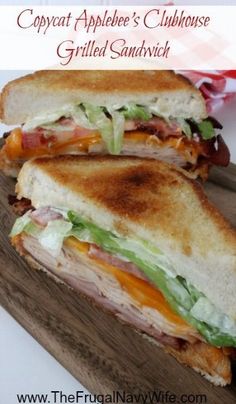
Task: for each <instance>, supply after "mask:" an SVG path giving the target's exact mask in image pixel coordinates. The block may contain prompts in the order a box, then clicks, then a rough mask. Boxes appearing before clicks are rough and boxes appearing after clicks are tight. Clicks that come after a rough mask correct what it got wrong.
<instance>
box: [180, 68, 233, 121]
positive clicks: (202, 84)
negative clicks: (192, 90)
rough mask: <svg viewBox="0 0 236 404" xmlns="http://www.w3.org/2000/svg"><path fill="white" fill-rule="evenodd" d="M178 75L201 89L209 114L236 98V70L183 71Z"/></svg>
mask: <svg viewBox="0 0 236 404" xmlns="http://www.w3.org/2000/svg"><path fill="white" fill-rule="evenodd" d="M178 73H181V74H183V75H184V76H185V77H187V78H188V79H189V80H190V81H192V83H193V84H195V86H196V87H197V88H200V90H201V92H202V94H203V97H204V98H205V100H206V105H207V110H208V113H211V112H212V111H213V112H214V111H215V110H217V109H219V108H220V107H222V106H223V105H224V104H225V102H227V101H229V100H231V99H232V98H233V97H235V96H236V70H212V71H199V70H181V71H179V72H178Z"/></svg>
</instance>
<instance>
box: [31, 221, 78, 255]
mask: <svg viewBox="0 0 236 404" xmlns="http://www.w3.org/2000/svg"><path fill="white" fill-rule="evenodd" d="M72 226H73V225H72V223H70V222H68V221H65V220H61V219H60V220H52V221H50V222H48V224H47V226H46V227H45V228H44V229H43V230H42V231H41V232H40V233H39V235H38V241H39V243H40V244H41V245H42V246H43V247H44V248H45V249H46V250H48V251H49V252H50V254H51V255H53V256H55V257H57V256H58V254H59V253H60V251H61V248H62V245H63V241H64V238H66V237H68V236H69V235H70V230H71V229H72Z"/></svg>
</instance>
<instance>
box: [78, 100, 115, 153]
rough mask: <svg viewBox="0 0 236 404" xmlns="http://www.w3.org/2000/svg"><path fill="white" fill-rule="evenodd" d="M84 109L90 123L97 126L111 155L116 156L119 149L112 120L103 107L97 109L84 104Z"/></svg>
mask: <svg viewBox="0 0 236 404" xmlns="http://www.w3.org/2000/svg"><path fill="white" fill-rule="evenodd" d="M84 107H85V111H86V114H87V117H88V120H89V122H91V123H92V124H93V125H95V126H96V128H97V129H98V130H99V132H100V133H101V135H102V138H103V140H104V142H105V143H106V145H107V149H108V151H109V153H111V154H115V151H117V149H118V147H117V145H116V144H115V141H114V136H113V124H112V120H111V119H110V118H108V117H107V116H106V114H105V112H104V111H103V108H102V107H96V106H94V105H91V104H84ZM122 135H123V133H122Z"/></svg>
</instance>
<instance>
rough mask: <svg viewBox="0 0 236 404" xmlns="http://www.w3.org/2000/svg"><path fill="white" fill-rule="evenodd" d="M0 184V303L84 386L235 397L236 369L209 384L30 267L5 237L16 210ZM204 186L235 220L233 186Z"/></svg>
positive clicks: (223, 399)
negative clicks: (229, 377)
mask: <svg viewBox="0 0 236 404" xmlns="http://www.w3.org/2000/svg"><path fill="white" fill-rule="evenodd" d="M0 187H1V195H0V212H1V217H0V220H1V236H0V237H1V241H0V304H2V306H3V307H5V308H6V309H7V310H8V312H10V313H11V314H12V316H13V317H14V318H15V319H16V320H17V321H18V322H19V323H20V324H22V325H23V327H24V328H25V329H26V330H28V332H29V333H30V334H31V335H32V336H33V337H34V338H35V339H36V340H37V341H39V342H40V343H41V344H42V345H43V346H44V347H45V348H46V349H47V350H48V351H49V352H50V353H51V354H52V355H53V356H54V357H55V358H56V359H57V360H58V361H59V362H60V363H61V364H62V365H63V366H64V367H65V368H67V369H68V370H69V371H70V372H71V373H72V374H73V375H74V376H75V377H76V378H77V379H78V380H80V382H81V383H82V384H83V385H84V386H86V387H87V389H88V390H89V391H91V392H92V393H96V394H108V393H111V392H112V391H115V390H119V391H126V392H127V393H128V392H129V393H132V394H133V393H136V394H137V393H140V392H142V393H145V392H152V391H160V390H161V391H170V392H173V393H175V394H176V395H177V397H178V398H180V396H181V394H197V395H200V394H205V395H206V398H207V401H204V399H203V401H200V399H201V397H199V398H198V400H199V401H195V402H198V403H200V402H207V403H208V404H231V403H235V402H236V369H233V373H234V380H233V383H232V384H231V386H229V387H227V388H220V387H214V386H212V385H211V384H210V383H209V382H207V381H206V380H205V379H203V378H202V377H201V376H200V375H198V374H196V373H195V372H194V371H192V370H191V369H189V368H187V367H184V366H182V365H180V364H179V363H178V362H176V360H175V359H173V358H172V357H170V356H169V355H167V354H165V353H164V352H162V350H161V349H160V348H158V346H156V345H155V344H153V343H152V342H151V341H149V340H148V339H145V338H143V336H142V335H140V334H138V333H137V332H135V331H134V330H133V329H131V328H130V327H129V326H127V325H124V324H121V323H120V322H119V321H118V320H116V319H115V318H114V317H113V316H111V315H110V314H108V313H106V312H104V311H103V310H102V309H101V308H98V307H97V306H95V305H94V304H92V303H91V302H90V301H89V300H88V299H87V298H86V297H84V296H83V295H81V294H78V293H76V292H74V291H72V290H71V289H69V288H67V287H66V286H65V285H62V284H59V283H56V282H55V281H54V280H53V279H51V278H50V277H48V276H47V275H46V274H45V273H43V272H41V271H36V270H32V269H30V268H29V266H28V265H27V264H26V263H25V261H24V260H23V259H21V258H20V257H19V256H18V254H17V253H16V252H15V251H14V249H13V248H12V247H11V245H10V243H9V239H8V233H9V231H10V228H11V225H12V223H13V221H14V215H13V214H12V211H11V208H10V207H9V206H8V201H7V195H8V194H10V193H11V194H12V193H13V192H14V181H13V180H11V179H9V178H6V177H4V176H3V175H0ZM206 191H207V193H208V195H209V197H210V198H211V199H212V200H213V201H214V202H215V203H216V205H217V206H218V207H219V208H220V209H221V211H222V212H223V213H224V214H225V215H226V216H227V217H228V218H229V219H230V220H231V222H232V223H233V224H234V226H236V203H235V195H236V194H235V192H233V190H230V189H225V188H223V187H222V186H220V185H216V184H213V183H208V184H206ZM6 349H8V347H6ZM139 402H143V401H139ZM147 402H150V401H147ZM179 402H180V401H179ZM187 402H193V401H187ZM6 404H7V403H6Z"/></svg>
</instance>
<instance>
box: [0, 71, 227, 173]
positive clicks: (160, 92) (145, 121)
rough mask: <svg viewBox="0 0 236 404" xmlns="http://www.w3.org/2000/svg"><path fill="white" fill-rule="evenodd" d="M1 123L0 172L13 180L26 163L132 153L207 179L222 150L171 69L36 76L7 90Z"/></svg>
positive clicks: (195, 95) (188, 87) (199, 104)
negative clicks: (3, 129)
mask: <svg viewBox="0 0 236 404" xmlns="http://www.w3.org/2000/svg"><path fill="white" fill-rule="evenodd" d="M0 118H1V119H2V122H3V123H5V124H7V125H20V127H18V128H16V129H14V130H12V131H11V132H9V133H7V134H6V136H5V137H6V138H5V145H4V146H3V148H2V151H1V153H0V167H1V168H2V169H3V170H4V171H5V173H6V174H10V175H13V176H16V175H17V173H18V171H19V168H20V167H21V165H22V163H23V162H24V161H26V160H28V159H30V158H32V157H39V156H57V155H62V154H93V155H94V154H113V155H119V154H121V155H131V156H132V155H136V156H139V157H150V158H155V159H159V160H160V159H161V160H164V161H166V162H169V163H174V164H175V165H177V166H179V167H182V168H184V169H186V170H187V171H188V172H189V173H190V175H191V176H193V177H197V176H201V177H202V178H206V177H207V173H208V168H209V166H210V165H211V164H217V165H227V164H228V163H229V151H228V149H227V146H226V145H225V144H224V141H223V139H222V137H221V136H220V135H219V136H216V132H215V129H214V127H215V128H217V129H219V128H222V127H221V125H220V124H219V123H218V122H216V121H215V120H213V119H211V118H208V117H207V112H206V107H205V102H204V99H203V97H202V95H201V93H200V92H199V91H198V90H197V89H196V88H195V87H194V86H193V85H192V84H191V83H190V82H189V81H188V80H187V79H185V78H184V77H182V76H181V75H177V74H175V73H174V72H172V71H60V70H58V71H51V70H50V71H39V72H36V73H34V74H31V75H28V76H25V77H22V78H20V79H17V80H14V81H12V82H10V83H9V84H7V85H6V86H5V88H4V89H3V91H2V94H1V105H0Z"/></svg>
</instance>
